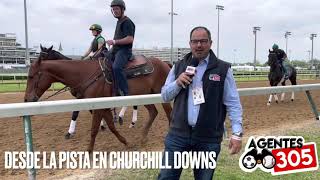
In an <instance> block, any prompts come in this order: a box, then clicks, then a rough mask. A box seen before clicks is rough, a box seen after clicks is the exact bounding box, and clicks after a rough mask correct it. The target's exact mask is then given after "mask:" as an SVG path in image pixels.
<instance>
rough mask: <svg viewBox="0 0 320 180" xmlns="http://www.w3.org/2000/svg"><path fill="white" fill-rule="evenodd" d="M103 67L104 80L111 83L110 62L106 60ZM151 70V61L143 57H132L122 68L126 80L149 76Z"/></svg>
mask: <svg viewBox="0 0 320 180" xmlns="http://www.w3.org/2000/svg"><path fill="white" fill-rule="evenodd" d="M104 66H105V68H104V69H105V70H106V72H105V76H106V77H105V78H106V80H107V81H108V82H112V81H113V77H112V76H113V74H112V62H111V61H110V60H106V61H105V64H104ZM153 70H154V67H153V65H152V63H151V61H150V60H148V59H147V58H146V57H145V56H143V55H135V56H132V57H131V58H130V60H129V61H128V63H127V65H126V67H125V68H124V72H125V74H126V77H127V79H131V78H135V77H138V76H143V75H148V74H151V73H152V72H153Z"/></svg>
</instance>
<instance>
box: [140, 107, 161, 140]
mask: <svg viewBox="0 0 320 180" xmlns="http://www.w3.org/2000/svg"><path fill="white" fill-rule="evenodd" d="M145 107H146V108H147V110H148V112H149V120H148V121H147V123H146V125H145V127H144V129H143V131H142V137H141V142H145V140H146V138H147V135H148V132H149V129H150V127H151V125H152V123H153V121H154V119H155V118H156V116H157V115H158V110H157V109H156V107H155V105H154V104H149V105H145Z"/></svg>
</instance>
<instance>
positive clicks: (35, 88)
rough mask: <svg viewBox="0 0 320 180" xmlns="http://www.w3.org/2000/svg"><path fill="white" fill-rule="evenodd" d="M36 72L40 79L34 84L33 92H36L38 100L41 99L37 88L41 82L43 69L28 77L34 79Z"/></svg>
mask: <svg viewBox="0 0 320 180" xmlns="http://www.w3.org/2000/svg"><path fill="white" fill-rule="evenodd" d="M35 74H38V80H37V81H36V82H35V84H34V85H33V92H34V96H35V98H37V100H38V99H39V96H38V95H37V90H38V88H39V82H40V78H41V75H42V73H41V71H40V70H39V71H38V72H36V73H34V74H33V75H28V78H30V79H33V77H34V76H35Z"/></svg>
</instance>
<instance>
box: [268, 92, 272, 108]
mask: <svg viewBox="0 0 320 180" xmlns="http://www.w3.org/2000/svg"><path fill="white" fill-rule="evenodd" d="M272 97H273V94H270V96H269V100H268V103H267V105H268V106H270V104H271V101H272Z"/></svg>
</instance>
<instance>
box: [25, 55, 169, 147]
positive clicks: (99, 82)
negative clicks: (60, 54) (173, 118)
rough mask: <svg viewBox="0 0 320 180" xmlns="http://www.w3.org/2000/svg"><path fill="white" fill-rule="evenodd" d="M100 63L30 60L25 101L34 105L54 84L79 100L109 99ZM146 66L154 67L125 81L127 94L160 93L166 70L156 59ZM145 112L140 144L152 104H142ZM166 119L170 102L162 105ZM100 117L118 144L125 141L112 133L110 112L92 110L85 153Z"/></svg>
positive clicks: (152, 112)
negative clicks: (57, 83) (76, 94)
mask: <svg viewBox="0 0 320 180" xmlns="http://www.w3.org/2000/svg"><path fill="white" fill-rule="evenodd" d="M101 63H103V62H101V61H100V60H92V61H81V60H73V61H70V60H59V61H42V60H41V59H39V60H37V61H34V62H33V63H32V64H31V66H30V69H29V73H28V80H27V88H26V92H25V101H26V102H35V101H38V100H39V98H40V97H41V96H42V95H43V93H44V92H45V91H46V90H47V89H48V88H49V87H50V86H51V84H52V83H54V82H61V83H62V84H64V85H66V86H68V87H70V88H72V89H76V90H77V91H78V92H81V96H82V98H96V97H110V96H112V89H113V88H112V84H110V83H108V82H106V80H105V77H104V76H103V72H102V68H101ZM148 63H151V64H152V66H153V67H154V70H153V72H152V73H150V74H148V75H143V76H138V77H135V78H132V79H129V80H128V85H129V94H130V95H140V94H156V93H160V92H161V87H162V86H163V85H164V83H165V80H166V77H167V75H168V73H169V71H170V67H169V66H168V64H166V63H165V62H163V61H161V60H159V59H157V58H148ZM145 107H146V108H147V110H148V113H149V119H148V121H147V123H146V125H145V126H144V128H143V131H142V139H141V140H142V142H143V141H144V140H146V138H147V135H148V132H149V129H150V127H151V125H152V123H153V121H154V119H155V118H156V116H157V114H158V110H157V109H156V107H155V105H154V104H149V105H145ZM162 107H163V108H164V110H165V112H166V115H167V118H168V120H169V121H170V114H171V111H172V108H171V105H170V103H163V104H162ZM102 118H104V119H105V120H106V122H107V125H108V127H109V129H110V131H111V132H112V133H113V134H114V135H115V136H116V137H117V138H118V140H119V141H120V142H122V143H123V144H125V145H127V141H126V139H125V138H124V137H123V136H121V135H120V133H119V132H118V131H117V130H116V128H115V125H114V123H113V120H112V113H111V110H110V109H98V110H93V116H92V125H91V139H90V144H89V146H88V151H89V152H92V151H93V148H94V144H95V138H96V136H97V134H98V131H99V125H100V121H101V119H102Z"/></svg>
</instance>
